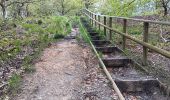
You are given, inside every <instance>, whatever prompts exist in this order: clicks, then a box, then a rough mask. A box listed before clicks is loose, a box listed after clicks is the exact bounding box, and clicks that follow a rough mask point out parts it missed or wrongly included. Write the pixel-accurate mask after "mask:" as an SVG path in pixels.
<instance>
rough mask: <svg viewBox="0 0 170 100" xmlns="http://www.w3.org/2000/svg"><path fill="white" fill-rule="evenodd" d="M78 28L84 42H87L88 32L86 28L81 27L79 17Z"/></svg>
mask: <svg viewBox="0 0 170 100" xmlns="http://www.w3.org/2000/svg"><path fill="white" fill-rule="evenodd" d="M79 30H80V34H81V36H82V38H83V40H84V41H85V42H86V43H89V40H90V38H89V36H88V33H87V30H86V29H85V28H84V27H83V25H82V23H81V21H80V19H79Z"/></svg>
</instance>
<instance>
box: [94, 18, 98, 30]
mask: <svg viewBox="0 0 170 100" xmlns="http://www.w3.org/2000/svg"><path fill="white" fill-rule="evenodd" d="M94 16H95V17H94V18H95V28H96V27H97V22H96V21H97V16H96V15H94Z"/></svg>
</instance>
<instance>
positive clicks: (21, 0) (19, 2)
mask: <svg viewBox="0 0 170 100" xmlns="http://www.w3.org/2000/svg"><path fill="white" fill-rule="evenodd" d="M37 1H38V0H35V1H34V0H0V7H1V10H2V16H3V18H5V17H6V16H7V15H6V14H7V9H8V8H9V7H12V6H13V7H14V6H15V8H16V9H15V11H16V13H15V15H16V14H18V15H21V10H22V8H23V7H24V6H25V5H26V4H30V3H34V2H37ZM15 15H14V16H15Z"/></svg>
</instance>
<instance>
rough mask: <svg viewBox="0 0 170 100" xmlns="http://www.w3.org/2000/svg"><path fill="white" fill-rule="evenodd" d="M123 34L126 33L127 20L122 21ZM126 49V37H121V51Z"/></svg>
mask: <svg viewBox="0 0 170 100" xmlns="http://www.w3.org/2000/svg"><path fill="white" fill-rule="evenodd" d="M123 33H127V19H123ZM125 49H126V37H125V36H123V50H125Z"/></svg>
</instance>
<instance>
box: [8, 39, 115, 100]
mask: <svg viewBox="0 0 170 100" xmlns="http://www.w3.org/2000/svg"><path fill="white" fill-rule="evenodd" d="M35 68H36V72H35V73H33V74H28V75H25V76H24V79H23V84H22V86H21V91H20V93H18V94H17V95H16V97H13V98H11V100H113V99H114V100H117V99H118V97H117V95H116V94H115V92H114V91H113V90H112V89H111V88H110V86H109V84H108V83H109V81H108V80H107V79H106V77H105V75H104V74H103V72H102V70H101V69H100V68H99V65H98V61H97V59H96V57H95V55H94V54H93V53H92V51H91V49H90V48H89V47H87V46H85V47H82V46H80V45H78V42H77V41H76V40H61V41H60V42H57V43H53V44H52V45H51V46H50V47H49V48H47V49H45V50H44V52H43V55H42V57H41V58H40V61H39V62H37V63H36V64H35Z"/></svg>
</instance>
